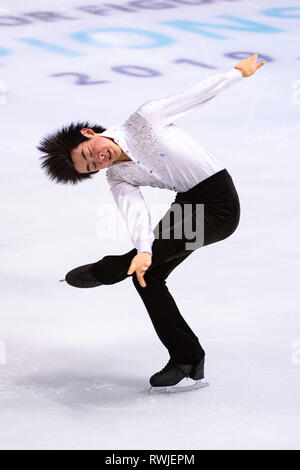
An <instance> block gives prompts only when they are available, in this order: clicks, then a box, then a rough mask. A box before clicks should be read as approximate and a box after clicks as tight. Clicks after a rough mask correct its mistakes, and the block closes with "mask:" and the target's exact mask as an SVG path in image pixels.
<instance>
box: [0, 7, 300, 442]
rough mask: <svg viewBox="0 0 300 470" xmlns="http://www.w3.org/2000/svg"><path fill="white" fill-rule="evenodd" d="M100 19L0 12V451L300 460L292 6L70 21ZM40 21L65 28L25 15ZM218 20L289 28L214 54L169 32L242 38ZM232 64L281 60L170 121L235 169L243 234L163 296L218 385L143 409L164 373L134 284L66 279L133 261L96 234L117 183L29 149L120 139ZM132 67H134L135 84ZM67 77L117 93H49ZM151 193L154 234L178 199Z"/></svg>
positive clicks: (196, 257) (179, 276)
mask: <svg viewBox="0 0 300 470" xmlns="http://www.w3.org/2000/svg"><path fill="white" fill-rule="evenodd" d="M92 3H93V2H88V1H87V0H81V1H79V0H78V2H76V1H75V0H68V1H66V0H64V2H63V3H61V2H58V0H53V1H51V2H49V1H44V2H41V1H32V0H31V1H27V2H24V1H22V2H20V1H14V2H11V1H8V0H3V1H2V2H1V11H0V17H1V18H2V16H6V17H7V16H13V17H17V18H19V20H15V21H19V23H20V24H19V25H18V26H12V25H11V26H4V25H3V24H2V23H3V22H4V20H3V19H2V20H1V18H0V31H1V48H0V80H1V86H0V103H1V104H0V113H1V126H0V142H1V162H2V164H1V176H0V178H1V181H0V183H1V199H0V204H1V306H0V308H1V320H0V321H1V330H0V377H1V382H0V384H1V385H0V416H1V419H0V448H1V449H195V448H199V449H299V447H300V446H299V424H300V419H299V418H300V410H299V391H300V390H299V382H300V378H299V377H300V329H299V326H300V315H299V305H300V299H299V280H300V279H299V277H300V275H299V267H300V257H299V254H300V248H299V246H300V245H299V226H300V222H299V215H300V211H299V200H300V198H299V196H300V193H299V186H300V185H299V135H300V119H299V112H300V95H299V87H300V84H299V80H300V75H299V47H298V43H299V28H297V25H299V17H297V11H296V10H295V8H297V6H296V5H298V6H299V2H293V3H292V5H293V8H294V10H289V12H285V17H280V16H277V17H276V16H267V15H264V14H263V13H262V11H263V9H266V8H271V7H272V8H280V7H282V6H285V4H284V2H282V1H281V2H280V1H278V0H272V1H268V0H264V1H260V2H258V1H257V2H248V1H239V2H226V1H220V2H218V1H215V2H213V3H209V4H201V2H199V3H200V4H199V5H194V6H192V5H189V4H188V3H192V2H185V3H186V4H181V5H180V2H179V1H178V2H174V1H172V2H171V0H168V2H159V3H169V4H171V3H172V5H175V4H176V8H175V7H174V8H165V9H146V8H136V9H135V11H133V12H128V11H125V10H123V11H121V10H117V9H113V8H111V7H109V8H110V9H108V10H107V15H102V16H101V15H95V14H94V15H93V14H91V13H88V12H86V11H83V10H82V9H81V10H80V9H78V8H76V7H79V6H84V5H85V6H86V5H91V4H92ZM95 3H97V2H94V4H95ZM101 3H102V2H101ZM127 3H128V2H127ZM127 3H126V2H123V3H116V4H118V5H123V6H125V5H127ZM143 3H144V4H145V2H143ZM149 3H151V2H149ZM154 3H157V2H153V4H154ZM195 3H196V2H195ZM110 4H112V2H110ZM107 8H108V7H107ZM39 11H54V12H58V13H60V14H61V15H63V16H69V17H73V19H60V20H57V21H46V19H45V18H44V20H42V19H38V17H37V16H36V13H35V16H32V12H39ZM30 14H31V16H30ZM282 14H283V13H282ZM1 15H2V16H1ZM220 15H235V16H238V17H239V18H244V19H247V20H248V21H254V22H259V23H261V24H265V25H266V24H267V25H269V26H273V27H276V28H281V29H282V31H281V32H273V33H272V34H271V33H269V34H267V33H263V32H253V31H252V32H251V31H245V30H244V31H241V30H238V29H212V30H210V31H214V32H215V33H216V32H218V33H222V34H223V35H226V36H227V37H226V38H225V39H222V40H221V39H215V38H212V37H209V36H205V35H203V34H202V35H201V34H196V33H195V32H191V31H184V30H182V29H178V28H176V27H174V26H172V25H170V24H167V23H166V22H170V21H175V20H187V21H202V22H210V23H217V24H224V23H225V24H226V23H227V24H228V22H229V23H230V20H229V19H225V18H222V17H221V16H220ZM298 15H299V13H298ZM40 18H41V17H40ZM297 18H298V19H297ZM26 19H27V20H26ZM56 19H57V18H56ZM48 20H49V18H48ZM1 21H2V23H1ZM5 21H8V20H7V19H6V20H5ZM231 24H235V25H237V24H238V23H234V22H231ZM96 28H136V29H138V30H147V31H151V32H153V33H154V32H155V33H156V34H163V35H165V36H166V37H167V38H171V39H173V42H170V43H169V44H165V45H162V44H161V45H160V46H159V45H158V46H157V47H148V48H147V47H140V48H135V47H132V46H134V45H140V46H141V45H142V46H146V45H149V41H150V43H152V42H151V41H152V40H153V37H152V39H150V38H149V36H145V35H138V34H135V35H134V34H132V33H130V32H126V31H123V32H120V31H119V32H116V31H115V32H114V31H111V30H110V31H107V32H106V33H105V34H104V33H103V34H102V36H101V34H100V33H99V32H98V33H95V34H96V36H95V38H97V41H103V42H105V43H106V47H97V45H95V44H93V45H89V44H84V43H80V42H79V41H78V40H76V39H75V38H74V36H72V34H74V33H79V32H80V31H88V30H93V29H96ZM245 28H246V27H245ZM33 39H35V40H39V41H44V43H49V44H52V45H53V46H52V49H51V48H50V47H48V49H46V46H45V45H44V47H41V45H38V43H36V42H35V43H33ZM30 41H31V42H30ZM109 44H110V45H113V47H108V46H109ZM54 45H55V46H57V47H58V46H59V47H60V48H64V50H65V52H63V51H62V50H60V51H58V50H57V49H56V50H54V49H53V47H54ZM66 50H68V51H69V52H67V51H66ZM9 51H10V53H9ZM237 51H247V52H249V55H250V54H251V53H253V52H257V53H258V54H261V55H265V56H267V57H268V58H269V61H268V63H267V64H266V65H265V66H264V67H263V68H262V69H260V70H259V71H258V72H257V74H256V75H255V76H253V77H250V78H249V79H247V81H244V82H243V83H241V84H239V85H237V86H236V87H234V88H231V89H230V90H227V91H226V92H224V94H223V95H222V96H218V97H217V99H215V100H212V101H211V102H210V103H209V104H207V105H206V106H205V107H203V109H202V110H201V112H200V111H197V112H195V113H194V114H191V115H189V116H188V117H185V118H184V119H182V120H181V121H180V122H178V125H181V126H182V127H185V128H186V127H189V129H190V132H191V134H192V135H193V136H194V137H195V138H197V139H199V141H200V142H201V143H202V144H203V145H204V146H205V147H206V148H207V149H208V150H209V151H210V152H211V153H212V154H213V155H214V156H215V157H216V158H217V159H219V160H220V161H221V162H222V163H223V164H224V165H225V166H226V168H227V169H228V171H229V172H230V173H231V175H232V177H233V179H234V182H235V185H236V187H237V190H238V192H239V195H240V201H241V221H240V226H239V228H238V230H237V231H236V232H235V233H234V234H233V235H232V236H231V237H230V238H228V239H227V240H225V241H223V242H220V243H217V244H214V245H210V246H208V247H205V248H203V249H201V250H198V251H197V252H195V253H193V254H192V255H191V256H190V257H189V258H188V259H187V260H186V261H185V262H183V263H182V264H181V265H180V266H178V267H177V269H176V270H175V271H174V272H173V273H172V274H171V275H170V277H169V279H168V287H169V289H170V292H172V293H173V295H174V298H175V300H176V302H177V304H178V306H179V308H180V310H181V312H182V314H183V316H184V317H185V318H186V319H187V321H188V323H189V324H190V326H191V327H192V328H193V330H194V331H195V332H196V334H197V336H198V337H199V339H200V341H201V344H202V345H203V347H204V349H205V351H206V379H207V380H208V381H209V383H210V386H209V387H206V388H205V389H203V390H201V391H195V392H194V391H191V392H189V393H182V394H181V393H176V394H171V395H159V396H151V395H150V394H148V393H147V390H148V388H149V382H148V380H149V377H150V376H151V375H152V374H153V373H154V372H156V371H158V370H160V369H161V368H162V367H163V366H164V365H165V364H166V362H167V360H168V356H167V353H166V350H165V349H164V347H163V346H162V345H161V343H160V341H159V340H158V338H157V337H156V334H155V332H154V330H153V327H152V324H151V322H150V320H149V318H148V316H147V312H146V310H145V308H144V306H143V304H142V302H141V300H140V299H139V298H138V296H137V293H136V291H135V289H134V287H133V285H132V282H131V280H130V279H127V280H126V281H124V282H122V283H120V284H116V285H113V286H101V287H99V288H95V289H88V290H86V291H85V290H81V289H75V288H72V287H70V286H68V285H67V284H66V283H63V282H61V283H60V282H58V280H59V279H62V278H63V277H64V275H65V273H66V272H67V271H68V270H70V269H72V268H74V267H76V266H79V265H81V264H86V263H90V262H93V261H97V260H98V259H100V258H102V257H103V256H105V255H107V254H118V253H120V254H121V253H124V252H126V251H128V250H129V249H131V248H132V245H131V243H130V241H129V238H128V237H127V235H126V234H125V237H123V238H122V239H121V240H116V239H113V237H108V238H106V239H105V238H101V236H100V233H101V227H102V226H103V223H105V219H103V213H102V212H101V211H102V209H103V207H108V208H110V210H111V211H112V212H113V211H114V210H115V208H114V203H113V201H112V198H111V194H110V192H109V189H108V187H107V185H106V182H105V175H104V173H103V174H98V175H97V176H96V177H95V178H93V180H92V181H89V182H85V183H83V184H82V185H79V186H78V187H63V186H59V185H55V184H53V183H51V182H50V181H48V180H47V179H46V177H45V175H44V174H43V173H42V171H41V169H40V165H39V161H38V158H39V154H38V151H37V150H36V149H35V145H37V143H38V141H39V139H40V138H41V136H42V135H44V134H45V133H46V132H48V131H51V130H54V129H56V128H59V127H60V126H62V125H63V124H66V123H69V122H71V121H73V120H86V119H87V120H90V121H91V122H98V123H99V124H102V125H103V126H105V127H109V126H110V125H114V124H118V123H120V122H122V121H123V119H125V118H126V116H128V115H129V113H131V112H132V111H134V110H135V109H137V108H138V107H139V106H140V105H141V104H142V103H144V102H146V101H149V100H150V99H154V98H157V97H162V96H168V95H170V94H172V93H175V92H177V91H180V90H183V89H185V88H187V87H188V86H191V85H192V84H193V83H195V82H196V81H198V80H201V79H202V78H205V77H206V76H208V75H209V74H210V73H214V71H223V70H224V71H226V70H229V69H230V68H231V67H232V66H234V65H235V63H236V62H237V59H236V58H233V57H232V56H229V55H228V54H230V53H233V52H235V53H236V52H237ZM72 53H73V55H72ZM79 53H80V54H82V55H78V54H79ZM68 54H69V55H68ZM76 54H77V55H76ZM183 59H185V60H190V61H194V64H192V63H191V62H190V63H188V62H186V61H185V62H184V61H183ZM267 60H268V59H267ZM197 64H198V65H197ZM201 64H207V65H209V66H210V67H211V68H205V67H204V66H203V65H201ZM125 66H126V67H129V66H132V67H137V68H136V69H129V68H127V69H126V71H127V74H126V73H124V69H120V67H125ZM139 67H141V68H143V69H139ZM213 67H215V68H213ZM145 68H147V69H151V70H154V71H156V72H157V74H156V75H155V74H154V75H153V76H147V73H146V72H145ZM129 70H130V73H129ZM141 70H143V72H141ZM133 72H135V74H136V75H134V74H133ZM62 73H74V74H86V75H87V76H88V78H87V79H85V80H88V81H90V82H91V81H101V80H103V81H107V82H106V83H98V84H97V83H95V84H89V85H88V84H85V85H78V84H77V85H76V81H77V80H78V79H79V78H78V75H77V76H76V75H73V76H72V75H65V76H60V77H59V76H54V75H56V74H62ZM139 73H140V75H141V76H137V75H138V74H139ZM143 74H144V75H145V76H142V75H143ZM81 80H84V79H83V78H82V77H81ZM142 190H143V194H144V196H145V198H146V200H147V202H148V203H149V207H150V208H151V213H152V215H153V224H155V223H156V222H157V221H158V220H159V210H160V208H161V206H160V205H161V204H162V203H165V204H166V205H168V204H169V203H170V201H171V200H173V198H174V193H172V192H170V191H167V190H165V191H162V190H160V189H153V188H143V189H142ZM157 209H158V212H157ZM162 213H163V212H162ZM101 214H102V215H101ZM161 215H162V214H161ZM101 217H102V218H101Z"/></svg>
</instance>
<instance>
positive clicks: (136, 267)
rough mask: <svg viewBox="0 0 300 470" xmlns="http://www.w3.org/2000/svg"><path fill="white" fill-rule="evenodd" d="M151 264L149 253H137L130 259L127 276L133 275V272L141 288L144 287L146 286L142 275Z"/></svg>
mask: <svg viewBox="0 0 300 470" xmlns="http://www.w3.org/2000/svg"><path fill="white" fill-rule="evenodd" d="M151 263H152V256H151V254H150V253H147V252H142V253H138V254H137V255H135V257H134V258H132V260H131V264H130V267H129V269H128V271H127V274H133V273H134V272H135V273H136V277H137V278H138V281H139V283H140V285H141V287H146V286H147V284H146V283H145V281H144V275H145V272H146V271H147V269H148V268H149V266H150V265H151Z"/></svg>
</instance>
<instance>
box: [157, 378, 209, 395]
mask: <svg viewBox="0 0 300 470" xmlns="http://www.w3.org/2000/svg"><path fill="white" fill-rule="evenodd" d="M208 385H209V382H203V380H202V379H201V380H193V379H190V378H184V379H182V380H181V381H180V382H178V384H176V385H171V386H168V387H151V388H150V389H149V390H148V393H151V394H152V395H155V394H158V393H175V392H187V391H188V390H197V389H200V388H204V387H208Z"/></svg>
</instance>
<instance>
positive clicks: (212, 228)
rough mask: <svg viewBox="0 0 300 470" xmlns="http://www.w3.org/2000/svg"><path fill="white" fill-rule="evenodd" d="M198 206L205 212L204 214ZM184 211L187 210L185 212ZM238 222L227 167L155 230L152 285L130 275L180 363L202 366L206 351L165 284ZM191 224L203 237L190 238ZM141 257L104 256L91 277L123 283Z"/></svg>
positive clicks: (181, 199)
mask: <svg viewBox="0 0 300 470" xmlns="http://www.w3.org/2000/svg"><path fill="white" fill-rule="evenodd" d="M197 206H198V209H197ZM199 207H200V209H201V208H203V209H204V211H203V212H201V211H199ZM185 209H188V210H187V211H186V212H185ZM197 211H198V212H197ZM175 214H176V215H175ZM180 214H181V215H180ZM200 219H201V220H200ZM239 220H240V204H239V198H238V194H237V191H236V188H235V186H234V183H233V181H232V178H231V176H230V174H229V173H228V171H227V170H226V169H224V170H221V171H219V172H217V173H216V174H214V175H212V176H210V177H209V178H207V179H205V180H204V181H202V182H200V183H199V184H197V185H196V186H194V187H192V188H191V189H189V190H188V191H185V192H178V193H177V195H176V198H175V200H174V201H173V203H172V204H171V207H170V209H169V210H168V211H167V212H166V214H165V215H164V216H163V218H162V219H161V220H160V221H159V223H158V224H157V226H156V227H155V229H154V234H155V240H154V242H153V245H152V264H151V266H150V267H149V268H148V270H147V271H146V273H145V275H144V279H145V282H146V284H147V286H146V287H141V286H140V284H139V282H138V280H137V277H136V274H135V273H134V274H133V275H130V276H132V281H133V284H134V286H135V288H136V290H137V292H138V293H139V295H140V297H141V299H142V301H143V303H144V305H145V307H146V309H147V311H148V313H149V316H150V319H151V321H152V323H153V326H154V328H155V331H156V333H157V334H158V336H159V338H160V340H161V341H162V343H163V344H164V345H165V347H166V348H167V349H168V351H169V354H170V357H171V358H172V359H174V360H175V361H177V362H179V363H181V364H186V363H194V362H198V361H200V360H201V359H202V358H203V356H204V355H205V352H204V350H203V348H202V347H201V345H200V343H199V340H198V338H197V336H196V335H195V333H194V332H193V331H192V330H191V328H190V327H189V325H188V324H187V322H186V321H185V320H184V318H183V317H182V315H181V314H180V312H179V310H178V307H177V305H176V303H175V300H174V299H173V297H172V295H171V293H170V292H169V290H168V287H167V286H166V279H167V277H168V276H169V274H170V273H171V272H172V271H173V269H174V268H175V267H176V266H178V265H179V264H180V263H182V261H183V260H185V259H186V258H187V257H188V256H190V255H191V254H192V253H193V252H194V251H196V250H197V249H198V248H199V247H200V246H206V245H209V244H211V243H215V242H218V241H220V240H223V239H225V238H227V237H229V236H230V235H231V234H232V233H233V232H234V231H235V229H236V228H237V226H238V224H239ZM187 222H189V223H190V224H191V228H192V230H193V231H194V233H197V225H198V227H200V229H201V227H202V228H203V229H204V230H200V232H199V233H200V236H199V234H198V235H195V236H194V238H192V237H191V236H190V233H191V232H189V235H188V237H187V236H186V235H185V230H184V224H187ZM180 227H181V228H182V232H181V234H180ZM198 231H199V230H198ZM201 235H202V237H201ZM197 240H198V241H197ZM199 240H200V242H199ZM187 243H189V248H188V249H187ZM193 243H194V245H193ZM191 245H193V246H192V249H191ZM136 254H137V250H136V249H135V248H134V249H132V250H130V251H129V252H127V253H125V254H123V255H113V256H105V257H104V258H102V259H101V260H100V261H98V262H96V263H95V264H94V265H93V266H92V273H93V275H94V276H95V277H96V278H97V279H99V280H101V281H102V282H103V283H104V284H115V283H117V282H120V281H122V280H124V279H126V278H127V277H130V276H129V275H128V274H127V271H128V269H129V266H130V263H131V260H132V258H133V257H134V256H135V255H136ZM184 282H185V281H184V280H183V283H184Z"/></svg>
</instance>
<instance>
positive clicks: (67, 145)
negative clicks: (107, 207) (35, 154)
mask: <svg viewBox="0 0 300 470" xmlns="http://www.w3.org/2000/svg"><path fill="white" fill-rule="evenodd" d="M84 127H87V128H89V129H93V131H94V132H96V133H98V134H99V133H101V132H104V131H106V129H105V128H104V127H102V126H99V125H91V124H90V123H89V122H87V121H86V122H76V123H74V122H72V123H71V124H70V125H69V126H64V127H62V128H61V129H59V130H56V131H54V132H52V133H49V134H47V135H46V136H45V137H44V138H43V139H42V140H41V141H40V143H39V145H37V146H36V148H37V149H38V150H40V151H41V152H43V153H45V154H46V155H43V156H41V157H40V159H42V160H43V161H42V163H41V166H42V168H43V169H44V170H45V171H46V174H47V176H48V177H49V178H50V179H51V180H52V181H54V182H55V183H63V184H67V183H71V184H77V183H78V182H79V181H83V180H86V179H90V178H91V175H92V174H94V173H98V171H99V170H98V171H91V172H90V173H79V172H78V171H76V170H75V168H74V163H73V160H72V158H71V151H72V150H73V149H75V148H76V147H77V146H78V145H79V144H81V143H82V142H84V141H85V140H88V137H85V136H84V135H82V134H81V132H80V130H81V129H83V128H84Z"/></svg>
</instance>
